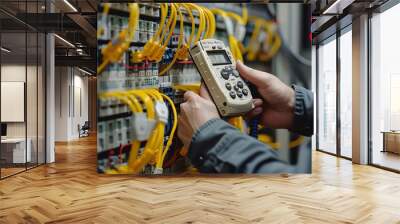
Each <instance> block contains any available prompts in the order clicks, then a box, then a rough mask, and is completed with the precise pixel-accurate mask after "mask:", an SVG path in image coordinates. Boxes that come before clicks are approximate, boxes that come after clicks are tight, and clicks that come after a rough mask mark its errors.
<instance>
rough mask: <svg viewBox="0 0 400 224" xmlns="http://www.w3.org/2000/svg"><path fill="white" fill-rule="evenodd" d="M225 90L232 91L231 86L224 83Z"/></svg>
mask: <svg viewBox="0 0 400 224" xmlns="http://www.w3.org/2000/svg"><path fill="white" fill-rule="evenodd" d="M225 88H226V89H227V90H231V89H232V85H231V84H230V83H229V82H227V83H225Z"/></svg>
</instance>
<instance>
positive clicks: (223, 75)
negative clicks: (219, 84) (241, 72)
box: [221, 70, 229, 80]
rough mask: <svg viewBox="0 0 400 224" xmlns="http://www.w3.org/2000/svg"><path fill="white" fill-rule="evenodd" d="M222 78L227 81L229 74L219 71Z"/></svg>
mask: <svg viewBox="0 0 400 224" xmlns="http://www.w3.org/2000/svg"><path fill="white" fill-rule="evenodd" d="M221 75H222V78H224V79H226V80H228V79H229V72H227V71H225V70H222V71H221Z"/></svg>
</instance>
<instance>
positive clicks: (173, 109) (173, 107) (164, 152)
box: [159, 94, 178, 168]
mask: <svg viewBox="0 0 400 224" xmlns="http://www.w3.org/2000/svg"><path fill="white" fill-rule="evenodd" d="M161 95H162V96H163V97H164V99H166V100H167V101H168V103H169V104H170V105H171V108H172V113H173V119H174V123H173V124H172V129H171V132H170V134H169V137H168V141H167V144H166V145H165V148H164V150H163V154H162V157H161V161H160V165H159V168H162V167H163V164H164V161H165V156H166V155H167V152H168V150H169V148H170V146H171V144H172V140H173V137H174V134H175V131H176V127H177V126H178V114H177V112H176V108H175V104H174V102H173V101H172V100H171V98H169V97H168V96H167V95H165V94H161Z"/></svg>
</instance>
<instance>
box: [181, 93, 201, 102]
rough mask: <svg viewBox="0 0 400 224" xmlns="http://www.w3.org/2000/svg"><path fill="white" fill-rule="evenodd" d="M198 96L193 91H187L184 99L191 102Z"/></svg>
mask: <svg viewBox="0 0 400 224" xmlns="http://www.w3.org/2000/svg"><path fill="white" fill-rule="evenodd" d="M196 96H198V95H197V94H196V93H194V92H192V91H186V92H185V94H183V98H184V100H185V101H191V100H193V99H194V98H195V97H196Z"/></svg>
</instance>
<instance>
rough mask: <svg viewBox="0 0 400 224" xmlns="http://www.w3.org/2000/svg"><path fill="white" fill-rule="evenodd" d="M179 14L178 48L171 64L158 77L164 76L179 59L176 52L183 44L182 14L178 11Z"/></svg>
mask: <svg viewBox="0 0 400 224" xmlns="http://www.w3.org/2000/svg"><path fill="white" fill-rule="evenodd" d="M178 9H179V4H178ZM178 12H179V19H180V27H179V39H178V46H177V50H176V52H175V54H174V57H173V58H172V60H171V62H170V63H169V64H168V65H167V66H166V67H165V68H164V69H163V70H162V71H161V72H160V73H159V74H158V75H160V76H161V75H164V74H165V73H166V72H167V71H168V70H169V69H171V68H172V66H173V65H174V64H175V62H176V60H177V59H178V57H179V53H178V51H179V50H180V49H181V46H182V43H183V39H184V37H183V35H184V32H183V31H184V30H183V29H184V24H183V16H182V12H181V11H180V10H178Z"/></svg>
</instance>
